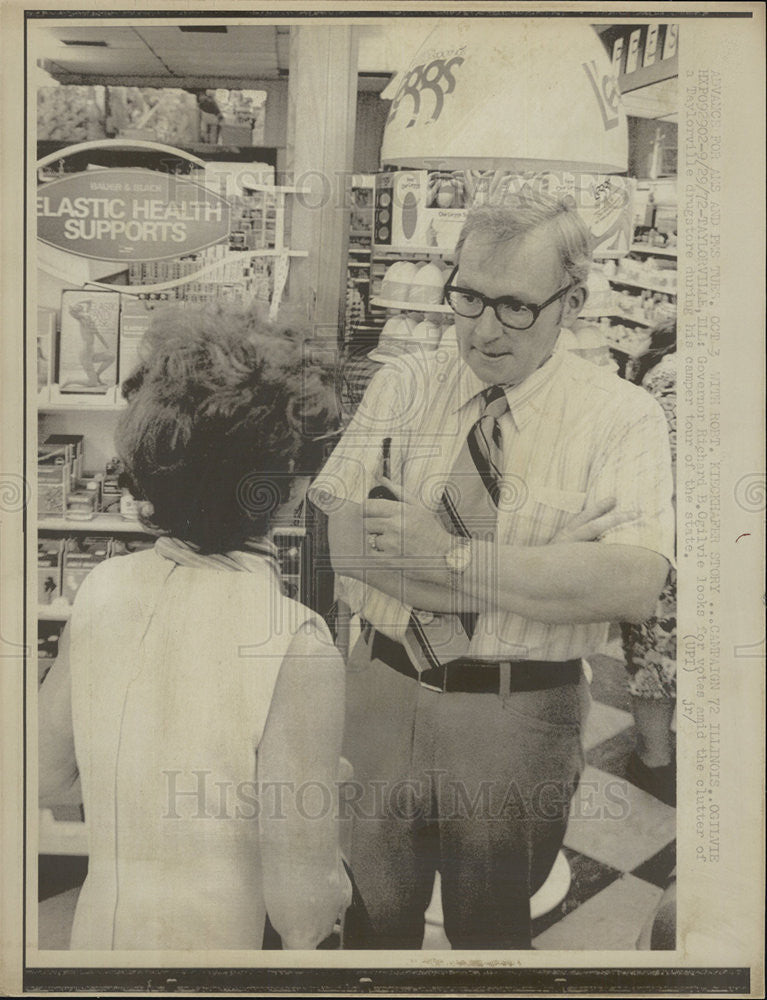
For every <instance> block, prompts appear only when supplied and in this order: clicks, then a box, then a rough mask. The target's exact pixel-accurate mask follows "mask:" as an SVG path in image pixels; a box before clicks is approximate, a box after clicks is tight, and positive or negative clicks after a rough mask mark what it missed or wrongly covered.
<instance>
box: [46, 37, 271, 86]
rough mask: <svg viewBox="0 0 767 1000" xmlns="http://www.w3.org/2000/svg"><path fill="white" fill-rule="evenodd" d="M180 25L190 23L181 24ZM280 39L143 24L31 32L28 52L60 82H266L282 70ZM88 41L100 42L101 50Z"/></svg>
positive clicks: (98, 46)
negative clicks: (79, 77)
mask: <svg viewBox="0 0 767 1000" xmlns="http://www.w3.org/2000/svg"><path fill="white" fill-rule="evenodd" d="M184 27H192V25H189V24H188V22H184ZM283 35H284V32H283V31H282V30H281V29H278V28H276V27H275V26H273V25H266V26H252V25H236V26H227V31H226V32H209V31H201V32H195V31H181V29H180V27H178V26H148V25H143V24H140V25H139V26H138V27H135V28H134V27H106V26H100V25H84V26H82V27H71V26H61V27H59V26H56V27H46V28H40V29H36V31H35V32H34V36H33V39H32V53H33V55H34V57H35V58H37V59H40V60H41V61H44V62H46V63H48V64H50V69H51V71H52V72H53V73H54V75H56V76H57V77H58V78H59V79H61V80H62V81H65V80H66V77H67V75H68V74H71V75H73V76H76V75H79V74H87V75H89V76H91V77H96V76H103V77H105V78H106V77H109V76H119V77H130V76H154V77H162V78H167V79H168V81H169V82H170V81H171V80H173V79H175V78H179V77H200V76H206V77H245V78H247V77H250V78H252V79H270V78H273V77H277V76H278V75H279V70H280V68H285V69H287V59H288V45H287V44H286V39H287V36H284V37H283ZM278 39H279V49H278ZM65 42H70V43H71V42H85V43H87V42H90V43H91V44H90V45H89V44H84V45H72V44H69V45H66V44H64V43H65ZM94 42H105V43H106V46H100V45H94V44H92V43H94ZM278 51H279V55H280V59H279V61H278ZM283 63H284V66H283Z"/></svg>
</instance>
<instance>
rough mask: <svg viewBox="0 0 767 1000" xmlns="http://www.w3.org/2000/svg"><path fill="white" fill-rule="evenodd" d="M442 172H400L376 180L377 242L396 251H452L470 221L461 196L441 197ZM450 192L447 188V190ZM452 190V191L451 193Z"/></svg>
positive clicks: (382, 174)
mask: <svg viewBox="0 0 767 1000" xmlns="http://www.w3.org/2000/svg"><path fill="white" fill-rule="evenodd" d="M438 174H439V172H438V171H427V170H397V171H388V172H385V173H380V174H378V175H377V176H376V180H375V219H374V232H373V240H374V242H375V243H376V244H378V245H379V246H391V247H392V248H395V249H408V248H418V249H423V248H425V247H434V248H435V249H440V250H445V251H451V250H453V249H454V248H455V244H456V241H457V240H458V234H459V233H460V231H461V226H462V225H463V223H464V220H465V218H466V211H465V209H464V208H463V207H462V206H461V205H456V204H455V203H456V202H459V201H460V196H459V195H458V194H457V193H456V194H454V195H451V205H450V206H448V205H447V204H446V202H447V200H448V199H447V197H446V195H441V194H440V192H441V191H442V181H441V178H439V177H437V176H436V175H438ZM445 190H446V191H447V188H445ZM451 190H452V189H451Z"/></svg>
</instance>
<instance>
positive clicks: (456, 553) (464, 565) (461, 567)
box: [445, 537, 471, 576]
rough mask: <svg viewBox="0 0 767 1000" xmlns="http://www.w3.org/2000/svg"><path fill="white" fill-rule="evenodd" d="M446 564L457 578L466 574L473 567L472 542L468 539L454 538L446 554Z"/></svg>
mask: <svg viewBox="0 0 767 1000" xmlns="http://www.w3.org/2000/svg"><path fill="white" fill-rule="evenodd" d="M445 562H446V564H447V568H448V569H449V570H450V572H451V573H455V574H456V575H457V576H460V575H461V574H463V573H465V572H466V570H467V569H468V568H469V566H470V565H471V541H470V540H469V539H468V538H458V537H456V538H454V539H453V540H452V542H451V545H450V548H449V549H448V550H447V552H446V553H445Z"/></svg>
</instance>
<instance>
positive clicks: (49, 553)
mask: <svg viewBox="0 0 767 1000" xmlns="http://www.w3.org/2000/svg"><path fill="white" fill-rule="evenodd" d="M63 549H64V543H63V541H62V540H61V539H60V538H38V540H37V603H38V604H50V603H51V601H55V600H56V598H57V597H60V596H61V561H62V560H61V555H62V552H63Z"/></svg>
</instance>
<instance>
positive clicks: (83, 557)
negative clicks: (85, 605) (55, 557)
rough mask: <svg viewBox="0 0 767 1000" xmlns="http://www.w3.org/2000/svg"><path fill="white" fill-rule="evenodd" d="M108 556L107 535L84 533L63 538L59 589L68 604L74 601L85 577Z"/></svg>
mask: <svg viewBox="0 0 767 1000" xmlns="http://www.w3.org/2000/svg"><path fill="white" fill-rule="evenodd" d="M108 557H109V538H108V537H107V538H105V537H103V536H98V535H93V536H90V535H85V536H82V537H76V538H67V539H66V540H65V542H64V558H63V568H62V583H61V590H62V595H63V597H65V598H66V599H67V601H69V603H70V604H72V603H73V602H74V599H75V596H76V595H77V591H78V590H79V589H80V584H81V583H82V582H83V580H84V579H85V577H86V576H87V575H88V574H89V573H90V571H91V570H92V569H93V568H94V566H98V564H99V563H100V562H103V561H104V560H105V559H107V558H108Z"/></svg>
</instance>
